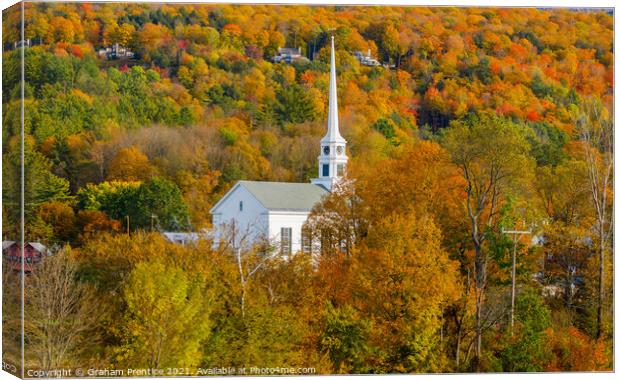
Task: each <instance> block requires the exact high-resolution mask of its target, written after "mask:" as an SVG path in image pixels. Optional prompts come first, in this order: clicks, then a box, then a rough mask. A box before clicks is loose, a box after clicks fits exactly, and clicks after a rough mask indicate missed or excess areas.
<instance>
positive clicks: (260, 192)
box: [211, 37, 348, 255]
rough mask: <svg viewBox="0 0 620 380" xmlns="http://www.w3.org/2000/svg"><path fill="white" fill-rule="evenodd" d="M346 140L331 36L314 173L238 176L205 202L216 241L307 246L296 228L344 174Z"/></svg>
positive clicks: (285, 250) (291, 249)
mask: <svg viewBox="0 0 620 380" xmlns="http://www.w3.org/2000/svg"><path fill="white" fill-rule="evenodd" d="M346 145H347V141H346V140H345V139H344V138H343V137H342V136H341V135H340V131H339V128H338V97H337V94H336V55H335V53H334V37H332V40H331V63H330V77H329V112H328V119H327V134H326V135H325V137H323V138H322V139H321V147H320V154H319V157H318V178H315V179H312V181H311V183H289V182H263V181H239V182H237V183H236V184H235V185H234V186H233V187H232V188H231V189H230V190H229V191H228V192H227V193H226V194H225V195H224V196H223V197H222V199H220V200H219V202H217V203H216V204H215V205H214V206H213V208H211V215H212V216H213V229H214V230H213V232H214V238H215V240H214V241H216V242H219V241H220V240H221V239H223V238H227V239H231V242H233V244H234V246H235V247H239V248H242V246H244V245H245V246H246V247H245V248H247V247H248V246H249V245H250V244H253V243H255V242H259V241H263V242H268V243H270V244H273V245H275V246H276V247H277V248H279V249H280V252H281V253H282V254H284V255H289V254H292V253H296V252H300V251H302V252H310V249H311V248H310V247H311V242H310V241H309V239H308V238H307V236H305V234H304V233H302V229H303V225H304V223H305V222H306V220H307V219H308V215H309V214H310V210H311V209H312V207H314V205H315V204H316V203H317V202H319V201H320V200H321V199H322V198H323V197H324V196H325V195H327V194H329V193H330V192H331V191H332V189H333V188H334V186H335V185H336V184H337V183H338V181H339V180H341V179H342V177H343V176H344V172H345V168H346V165H347V160H348V157H347V154H346Z"/></svg>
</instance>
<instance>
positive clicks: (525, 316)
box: [499, 289, 551, 372]
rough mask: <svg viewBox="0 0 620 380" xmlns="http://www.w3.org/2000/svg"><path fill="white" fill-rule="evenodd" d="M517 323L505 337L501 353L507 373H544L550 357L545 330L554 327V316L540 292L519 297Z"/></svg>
mask: <svg viewBox="0 0 620 380" xmlns="http://www.w3.org/2000/svg"><path fill="white" fill-rule="evenodd" d="M515 320H516V322H517V323H516V325H515V330H514V331H513V332H512V333H507V334H506V337H507V338H506V345H505V346H504V347H503V349H502V350H501V351H500V353H499V357H500V360H501V362H502V367H503V369H504V371H508V372H540V371H542V370H543V369H544V364H545V362H546V361H547V359H548V356H549V354H550V352H549V351H548V347H547V344H546V334H545V330H546V329H547V328H548V327H549V326H551V313H550V310H549V308H548V307H547V306H545V304H544V303H543V300H542V298H541V296H540V294H538V292H537V291H535V290H533V289H526V290H525V291H524V292H523V293H521V294H519V297H518V298H517V301H516V305H515Z"/></svg>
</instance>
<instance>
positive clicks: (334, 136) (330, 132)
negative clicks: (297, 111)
mask: <svg viewBox="0 0 620 380" xmlns="http://www.w3.org/2000/svg"><path fill="white" fill-rule="evenodd" d="M331 42H332V47H331V62H330V68H329V112H328V116H327V134H326V135H325V137H323V139H322V140H321V142H322V143H329V142H343V143H346V140H345V139H344V138H342V136H340V130H339V128H338V94H337V84H336V53H335V51H334V36H332V41H331Z"/></svg>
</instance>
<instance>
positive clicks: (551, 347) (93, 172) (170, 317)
mask: <svg viewBox="0 0 620 380" xmlns="http://www.w3.org/2000/svg"><path fill="white" fill-rule="evenodd" d="M20 20H21V15H20V13H19V12H18V9H17V8H13V9H9V10H6V11H5V12H4V13H3V46H4V51H3V79H2V89H3V104H2V107H3V128H2V137H3V155H2V168H3V193H2V204H3V208H2V212H3V226H2V227H3V235H4V239H5V240H17V239H18V238H19V233H20V231H19V218H20V209H19V204H20V203H19V201H20V181H19V178H20V149H21V139H20V134H21V119H20V115H21V104H22V102H21V83H20V64H21V60H20V55H21V53H22V49H23V53H24V57H25V61H24V64H25V76H26V84H25V88H24V93H25V99H24V106H25V124H24V129H25V130H24V132H25V136H26V137H25V141H24V149H25V158H24V166H25V171H26V182H25V194H24V195H25V199H26V207H25V210H24V211H25V216H26V226H25V228H26V231H25V232H26V240H27V241H38V242H42V243H44V244H45V245H46V246H48V247H51V248H52V249H53V250H54V251H55V252H56V253H55V255H54V256H53V257H51V258H49V259H46V260H45V261H44V262H43V263H41V266H40V268H41V269H40V270H36V271H34V272H33V274H32V276H30V277H28V279H27V286H26V288H27V292H28V297H27V298H28V304H27V305H26V312H27V317H28V318H29V321H30V323H28V325H27V326H26V334H27V340H26V341H27V346H26V353H27V359H28V360H27V363H26V366H27V367H28V368H36V369H44V370H48V369H53V368H58V367H62V366H73V367H77V366H82V367H87V366H91V367H101V368H103V367H116V368H130V367H139V366H143V367H150V368H165V367H187V368H188V371H190V372H188V373H178V375H184V374H195V369H196V368H198V367H228V366H232V367H250V366H257V367H312V368H315V369H316V371H317V372H319V373H396V372H467V371H571V370H579V371H589V370H610V369H611V368H612V365H613V363H612V348H613V347H612V336H613V315H612V308H611V304H612V300H613V287H612V283H613V261H612V259H611V256H612V245H611V242H612V238H613V236H612V235H613V232H612V231H613V226H612V218H611V213H612V209H613V189H612V184H613V141H612V136H613V115H612V110H613V90H614V89H613V70H614V66H613V62H614V56H613V17H612V16H611V15H610V14H608V13H605V12H603V11H596V12H594V11H592V12H588V11H576V10H569V9H553V10H541V9H534V8H531V9H530V8H518V9H516V8H515V9H511V8H497V9H495V8H449V7H441V8H423V7H404V8H403V7H383V6H381V7H343V6H268V5H252V6H241V5H207V4H201V5H163V4H159V5H151V4H138V3H134V4H122V3H109V4H103V3H99V4H89V3H83V4H77V3H76V4H63V3H27V4H26V13H25V20H26V24H25V38H26V39H27V40H28V42H27V43H25V42H21V44H22V45H24V44H26V45H27V46H26V47H24V48H19V47H18V45H19V44H20V39H21V36H20V29H19V24H20ZM331 35H334V36H335V43H336V60H337V68H338V72H337V74H338V101H339V106H340V109H339V113H340V125H341V129H340V130H341V133H342V134H343V136H344V137H345V138H346V139H347V141H348V143H349V144H348V147H349V150H350V151H349V156H350V157H351V163H350V166H349V169H348V173H347V177H348V178H349V179H350V181H347V182H346V183H345V184H344V185H343V186H342V188H341V189H340V190H339V191H337V192H334V193H333V194H332V195H331V196H330V197H328V198H326V199H325V200H324V202H322V203H321V204H319V205H317V207H316V208H315V210H314V211H313V214H312V217H311V218H310V220H309V228H311V229H312V231H313V233H316V236H320V237H322V238H325V237H326V236H327V237H330V239H329V241H331V242H333V244H332V245H331V246H326V247H323V248H322V251H321V255H320V257H319V259H318V262H313V261H312V260H311V259H310V258H309V257H306V256H305V255H303V254H302V255H297V256H294V257H293V258H291V259H286V258H278V257H276V258H273V257H272V256H269V255H266V254H265V252H262V251H261V250H260V249H258V247H257V248H256V250H253V251H250V252H243V253H240V252H234V251H231V250H227V249H225V248H222V249H221V250H217V251H214V250H213V249H212V247H211V244H210V243H209V242H201V243H199V244H197V245H195V246H177V245H173V244H171V243H168V242H166V241H165V239H164V238H163V237H161V236H160V233H159V232H161V231H203V230H205V229H209V227H210V215H209V209H210V207H211V206H213V204H214V203H215V202H216V201H217V200H218V199H219V198H220V197H221V196H222V194H224V193H225V192H226V191H227V190H228V189H230V188H231V186H232V185H234V183H235V182H236V181H237V180H240V179H249V180H268V181H294V182H307V181H308V180H309V179H310V178H312V177H314V176H316V171H317V167H316V157H317V155H318V154H319V152H318V147H319V143H318V142H319V139H320V138H321V137H322V135H323V134H324V132H325V120H326V117H327V95H328V87H329V83H328V79H329V74H328V70H329V47H328V40H329V37H330V36H331ZM116 44H118V45H119V46H122V47H125V48H127V49H129V50H130V51H132V52H133V53H134V55H133V56H132V57H118V58H114V59H109V58H108V57H107V56H106V55H105V54H103V55H102V54H100V50H101V49H105V48H107V47H111V46H114V45H116ZM280 47H301V51H302V54H303V55H304V56H305V57H307V58H308V60H304V61H299V62H294V63H291V64H287V63H284V62H281V63H273V62H272V57H273V56H274V55H276V54H277V53H278V48H280ZM357 51H362V52H367V51H370V53H371V55H372V56H373V57H376V58H377V59H378V60H379V61H380V62H385V63H386V64H385V65H379V66H365V65H362V64H361V63H360V62H359V61H358V59H356V57H355V52H357ZM514 229H520V230H531V231H532V236H533V238H532V236H530V237H522V238H521V239H520V240H519V241H517V242H515V241H514V240H513V239H512V236H509V235H507V234H504V233H503V232H502V231H504V230H514ZM513 252H516V256H517V265H516V279H517V285H516V290H517V292H516V294H517V296H516V301H515V308H514V321H515V322H514V326H513V325H511V323H510V319H509V318H510V310H511V300H510V294H511V279H512V276H511V270H512V266H511V264H512V254H513ZM5 267H6V266H5ZM67 279H69V280H67ZM3 281H4V289H5V297H4V305H3V310H4V315H3V324H4V325H3V326H4V329H3V331H4V332H3V334H4V340H3V341H4V347H5V348H4V352H5V356H6V357H7V358H8V360H13V361H14V362H15V363H16V362H17V359H15V358H18V357H19V324H18V323H17V321H18V318H19V307H18V303H17V302H15V300H16V298H15V297H18V296H19V289H18V286H19V278H18V277H17V276H16V275H15V273H11V272H10V271H5V273H4V276H3ZM54 288H57V289H61V291H59V292H57V293H55V294H47V293H44V289H47V290H49V289H54ZM63 292H65V293H63ZM63 295H64V296H63ZM69 295H70V296H69ZM12 297H13V298H12ZM62 302H65V303H69V305H68V306H67V307H60V306H59V303H60V304H62ZM54 305H56V306H57V307H58V309H55V307H54ZM46 307H47V309H46ZM44 309H45V310H48V311H49V310H51V311H50V312H52V313H58V315H56V314H54V315H55V319H54V320H55V323H49V319H48V318H49V315H48V316H46V315H44V314H43V313H42V310H44ZM95 310H96V311H95ZM154 332H156V333H154ZM12 358H13V359H12Z"/></svg>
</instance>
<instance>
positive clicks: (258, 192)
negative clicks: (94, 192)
mask: <svg viewBox="0 0 620 380" xmlns="http://www.w3.org/2000/svg"><path fill="white" fill-rule="evenodd" d="M238 186H243V187H244V188H245V189H246V190H247V191H249V192H250V193H251V194H252V195H253V196H254V197H255V198H256V200H258V202H260V203H261V204H262V205H263V206H264V207H265V208H266V209H267V210H270V211H271V210H273V211H276V210H277V211H310V210H311V209H312V207H314V205H315V204H316V203H317V202H319V201H320V200H321V198H322V197H323V196H324V195H326V194H329V191H327V190H326V189H325V188H324V187H323V186H320V185H314V184H311V183H291V182H262V181H239V182H237V184H236V185H235V186H234V187H233V188H232V189H231V190H230V191H229V192H228V194H230V193H232V192H233V191H234V189H235V188H236V187H238ZM226 198H227V196H224V198H222V199H221V200H220V202H218V203H217V204H216V205H215V206H213V209H212V210H215V209H216V208H218V206H219V205H220V204H221V203H222V202H223V201H224V200H225V199H226Z"/></svg>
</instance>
